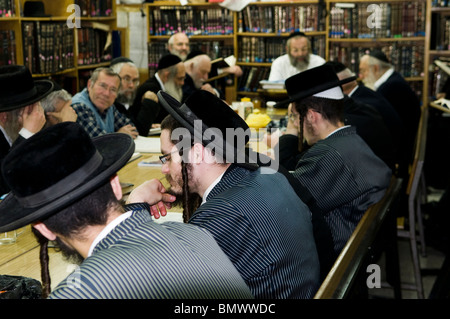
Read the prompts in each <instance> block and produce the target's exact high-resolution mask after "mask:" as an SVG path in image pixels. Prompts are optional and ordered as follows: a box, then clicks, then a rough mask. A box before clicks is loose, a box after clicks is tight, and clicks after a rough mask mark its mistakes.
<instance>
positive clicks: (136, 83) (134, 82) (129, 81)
mask: <svg viewBox="0 0 450 319" xmlns="http://www.w3.org/2000/svg"><path fill="white" fill-rule="evenodd" d="M122 79H123V80H124V81H125V82H127V83H128V84H131V83H133V84H134V85H135V86H138V85H139V79H134V80H133V79H132V78H130V77H129V76H125V77H123V78H122Z"/></svg>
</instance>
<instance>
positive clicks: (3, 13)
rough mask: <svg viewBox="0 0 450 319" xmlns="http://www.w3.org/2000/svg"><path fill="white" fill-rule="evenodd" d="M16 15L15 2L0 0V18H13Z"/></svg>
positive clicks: (12, 0)
mask: <svg viewBox="0 0 450 319" xmlns="http://www.w3.org/2000/svg"><path fill="white" fill-rule="evenodd" d="M15 15H16V1H15V0H0V17H5V18H6V17H14V16H15Z"/></svg>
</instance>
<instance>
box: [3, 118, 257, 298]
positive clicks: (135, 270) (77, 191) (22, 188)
mask: <svg viewBox="0 0 450 319" xmlns="http://www.w3.org/2000/svg"><path fill="white" fill-rule="evenodd" d="M134 149H135V147H134V142H133V139H132V138H131V137H130V136H129V135H127V134H121V133H111V134H105V135H101V136H98V137H96V138H91V137H90V136H89V135H88V134H87V133H86V131H85V130H84V129H83V128H82V127H81V126H79V125H78V124H77V123H73V122H64V123H60V124H56V125H54V126H51V127H49V128H47V129H45V130H42V131H41V132H39V133H37V134H35V135H34V136H32V137H30V138H29V139H28V140H26V141H24V142H23V143H22V144H21V145H18V146H17V147H15V148H14V149H13V150H11V152H10V153H9V154H8V156H7V157H6V158H5V162H4V164H3V169H4V171H5V174H4V176H5V180H6V182H7V183H8V185H10V187H11V190H12V191H11V193H10V194H9V195H8V196H7V197H6V198H5V199H4V200H3V201H2V202H1V203H0V231H1V232H3V231H10V230H13V229H17V228H21V227H24V226H26V225H28V224H30V223H31V224H32V225H33V229H36V230H37V231H38V232H39V233H40V235H39V238H40V243H41V245H43V240H42V237H45V238H46V239H48V240H53V241H56V242H58V243H59V245H60V248H61V249H63V250H64V252H65V255H66V256H71V257H73V258H72V260H74V259H78V260H82V263H81V264H80V266H79V267H78V268H77V269H76V271H75V272H74V273H73V274H71V275H69V276H68V277H67V278H66V279H64V280H63V281H62V282H61V283H59V284H58V286H57V287H56V289H55V290H54V291H52V292H51V294H50V296H49V298H50V299H144V298H152V299H175V298H177V299H208V298H211V299H236V298H252V295H251V293H250V291H249V289H248V287H247V286H246V285H245V282H244V281H243V280H242V278H241V276H240V275H239V273H238V272H237V271H236V269H235V267H234V266H233V264H232V263H231V262H230V261H229V259H228V258H227V256H226V255H225V254H224V253H223V252H222V250H221V249H220V247H219V246H218V245H217V243H216V242H215V240H214V238H213V237H212V236H211V234H209V233H208V232H206V231H204V230H203V229H201V228H199V227H196V226H193V225H186V224H183V223H178V222H166V223H164V224H158V223H155V222H154V221H153V220H152V217H151V213H150V212H151V211H152V208H151V207H150V206H149V205H144V204H142V202H143V201H147V202H149V203H150V204H155V205H156V206H155V207H156V209H159V211H160V212H161V213H163V212H165V209H166V208H165V205H169V206H170V202H171V201H172V198H171V196H170V195H168V194H164V189H163V188H161V186H160V185H159V184H157V183H156V182H151V181H149V182H147V183H146V185H147V186H149V187H148V188H149V189H150V190H151V191H150V192H145V193H144V194H142V193H139V192H132V193H131V194H130V197H129V198H128V201H129V203H130V204H128V205H127V206H126V207H123V206H122V205H121V203H120V199H121V197H122V189H121V186H120V181H119V178H118V176H117V174H116V173H117V171H118V170H119V169H121V168H122V167H123V166H124V165H125V164H126V163H127V162H128V160H129V159H130V157H131V155H132V154H133V152H134ZM136 201H137V202H139V203H141V204H138V205H133V204H132V203H134V202H136ZM44 248H45V247H44ZM44 250H45V249H44ZM44 253H45V252H43V251H42V250H41V266H42V265H44V268H43V272H42V273H45V276H43V279H48V278H49V273H48V269H46V268H45V261H48V259H47V258H46V256H45V254H44ZM77 257H78V258H77ZM43 287H44V289H43V291H44V297H45V296H47V293H49V292H50V291H49V290H50V282H49V281H48V280H43Z"/></svg>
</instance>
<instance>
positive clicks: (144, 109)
mask: <svg viewBox="0 0 450 319" xmlns="http://www.w3.org/2000/svg"><path fill="white" fill-rule="evenodd" d="M110 68H111V69H113V71H114V72H116V73H117V74H119V75H120V78H121V83H120V90H119V93H118V94H117V98H116V100H115V101H114V106H115V107H116V108H117V110H118V111H119V112H120V113H123V114H125V115H126V116H127V117H128V118H129V119H130V120H131V122H133V124H134V125H135V126H136V129H137V130H138V133H139V135H141V136H147V135H148V132H149V131H150V128H151V127H152V125H153V123H154V122H155V120H156V116H157V115H158V111H159V105H157V104H156V105H154V104H153V103H151V102H149V101H148V100H146V101H143V102H142V103H140V104H139V105H135V106H134V107H133V105H134V103H133V102H134V100H135V98H136V93H137V89H138V86H139V69H138V68H137V66H136V65H135V64H134V63H133V61H132V60H130V59H128V58H125V57H118V58H115V59H113V60H112V61H111V64H110ZM154 96H155V97H156V94H155V95H154ZM158 123H159V122H158Z"/></svg>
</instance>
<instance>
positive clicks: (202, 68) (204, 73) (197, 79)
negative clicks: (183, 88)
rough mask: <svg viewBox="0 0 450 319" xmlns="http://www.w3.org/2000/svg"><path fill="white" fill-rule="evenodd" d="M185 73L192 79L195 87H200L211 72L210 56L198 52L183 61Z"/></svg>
mask: <svg viewBox="0 0 450 319" xmlns="http://www.w3.org/2000/svg"><path fill="white" fill-rule="evenodd" d="M184 65H185V67H186V73H187V74H189V76H190V77H191V78H192V80H193V81H194V84H195V87H196V88H197V89H200V88H201V87H202V85H203V83H204V82H205V81H206V80H208V74H209V72H211V58H210V57H209V56H208V55H206V54H200V55H197V56H195V57H193V58H192V59H190V60H187V61H186V62H184Z"/></svg>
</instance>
